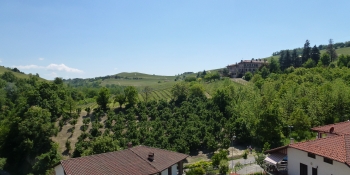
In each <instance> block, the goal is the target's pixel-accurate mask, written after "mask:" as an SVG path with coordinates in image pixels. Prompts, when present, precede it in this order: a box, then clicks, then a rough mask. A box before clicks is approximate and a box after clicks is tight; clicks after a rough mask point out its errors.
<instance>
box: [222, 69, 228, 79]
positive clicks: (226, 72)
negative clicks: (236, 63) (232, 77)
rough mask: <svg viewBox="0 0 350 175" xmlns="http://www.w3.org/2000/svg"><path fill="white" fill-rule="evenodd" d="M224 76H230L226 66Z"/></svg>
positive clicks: (223, 71)
mask: <svg viewBox="0 0 350 175" xmlns="http://www.w3.org/2000/svg"><path fill="white" fill-rule="evenodd" d="M222 76H224V77H228V76H229V71H228V69H227V68H224V69H223V70H222Z"/></svg>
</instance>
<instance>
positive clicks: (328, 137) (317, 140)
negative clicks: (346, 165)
mask: <svg viewBox="0 0 350 175" xmlns="http://www.w3.org/2000/svg"><path fill="white" fill-rule="evenodd" d="M342 136H343V135H333V136H328V137H323V138H317V139H315V140H306V141H302V142H296V143H291V144H289V146H292V145H297V144H302V143H307V142H317V141H319V140H325V139H329V138H333V137H334V138H335V137H342Z"/></svg>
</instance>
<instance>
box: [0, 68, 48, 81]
mask: <svg viewBox="0 0 350 175" xmlns="http://www.w3.org/2000/svg"><path fill="white" fill-rule="evenodd" d="M5 72H12V73H13V74H14V75H15V76H16V77H17V78H23V79H25V78H29V75H28V74H24V73H18V72H14V71H12V70H10V69H9V68H6V67H4V66H0V76H1V75H2V74H4V73H5ZM39 80H40V81H42V80H45V79H43V78H39Z"/></svg>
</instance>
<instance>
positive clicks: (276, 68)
mask: <svg viewBox="0 0 350 175" xmlns="http://www.w3.org/2000/svg"><path fill="white" fill-rule="evenodd" d="M269 68H270V72H271V73H278V72H279V71H280V65H279V64H278V61H276V59H274V58H273V57H271V60H270V64H269Z"/></svg>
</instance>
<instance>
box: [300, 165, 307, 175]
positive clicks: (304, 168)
mask: <svg viewBox="0 0 350 175" xmlns="http://www.w3.org/2000/svg"><path fill="white" fill-rule="evenodd" d="M300 175H307V165H305V164H302V163H300Z"/></svg>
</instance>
